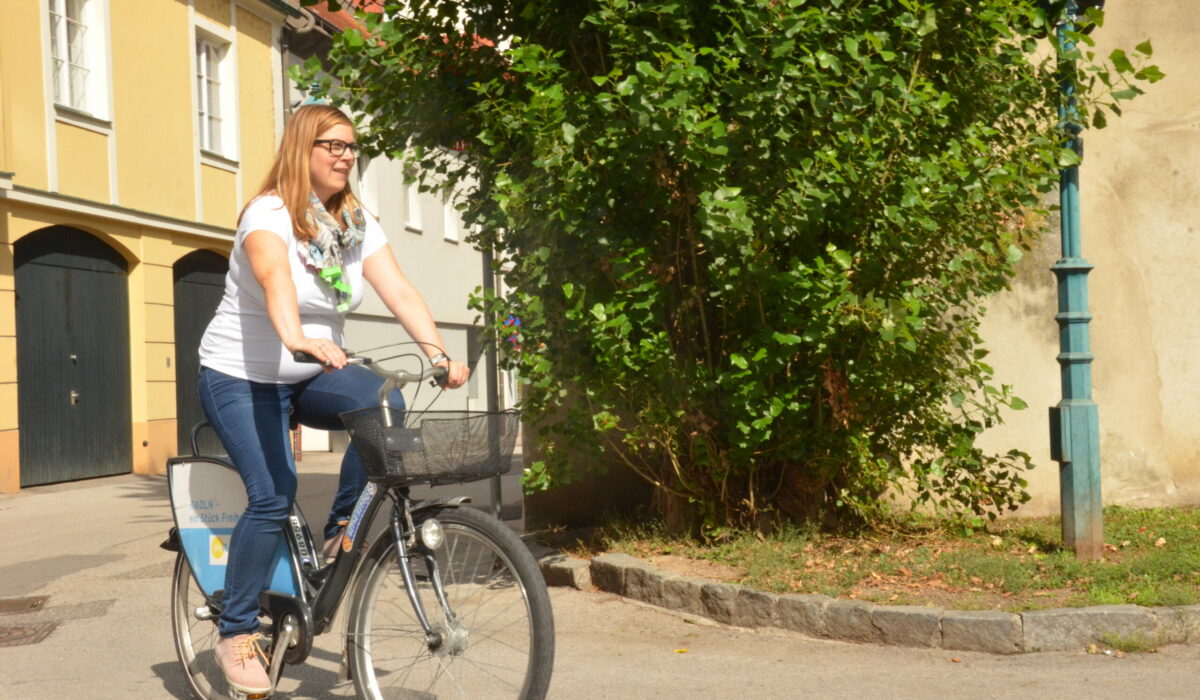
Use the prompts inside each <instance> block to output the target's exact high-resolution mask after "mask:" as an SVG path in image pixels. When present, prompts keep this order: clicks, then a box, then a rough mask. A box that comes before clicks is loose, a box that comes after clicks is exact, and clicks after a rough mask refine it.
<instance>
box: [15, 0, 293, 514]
mask: <svg viewBox="0 0 1200 700" xmlns="http://www.w3.org/2000/svg"><path fill="white" fill-rule="evenodd" d="M0 5H3V10H0V171H10V172H15V173H16V177H15V178H14V182H15V183H16V184H17V185H22V186H26V187H31V188H35V189H41V190H49V189H50V180H51V178H52V177H54V178H55V181H56V184H57V187H56V190H57V191H59V192H61V193H62V194H65V195H70V196H72V197H78V198H81V199H84V200H90V201H95V202H99V203H103V204H108V203H110V202H113V199H114V194H115V195H116V199H117V201H116V202H115V204H117V205H118V206H119V207H122V208H127V209H131V210H137V211H142V212H149V213H152V214H156V215H161V216H167V217H171V218H175V219H179V220H181V221H183V222H188V221H198V222H203V223H208V224H213V225H216V226H220V227H222V228H230V227H232V226H233V225H234V222H235V220H236V217H237V213H238V211H239V210H240V207H241V205H242V204H243V202H241V201H239V200H240V197H239V193H240V192H241V191H242V188H243V187H246V188H251V189H253V188H256V187H257V185H258V184H259V182H260V181H261V179H262V177H263V176H264V175H265V173H266V172H267V170H268V169H269V167H270V163H271V159H272V157H273V155H274V149H275V146H276V133H275V124H276V118H277V114H278V110H279V109H280V106H279V105H278V104H276V99H275V88H276V85H275V83H276V81H277V80H278V76H277V75H276V74H275V72H276V71H275V66H274V63H273V60H274V55H273V40H274V35H275V29H276V28H277V25H278V22H279V21H280V18H279V17H277V16H276V15H275V14H273V13H271V12H270V11H268V10H265V9H263V8H258V7H255V5H256V3H253V2H252V3H241V4H238V3H236V2H234V0H192V2H190V3H189V2H188V1H187V0H182V1H166V0H164V1H156V2H148V3H141V2H139V3H130V2H109V3H108V12H109V18H108V29H109V36H108V45H109V47H110V54H111V75H110V76H109V84H110V85H111V87H112V102H113V113H112V135H111V136H109V135H105V134H102V133H97V132H94V131H91V130H88V129H84V128H80V127H77V126H75V125H73V124H68V123H64V122H57V121H54V120H53V115H52V114H49V113H48V111H49V110H53V106H52V104H51V99H50V97H49V96H47V95H45V87H44V77H45V76H44V74H43V65H44V64H45V52H46V48H45V47H44V46H42V34H43V32H42V24H43V23H44V22H45V16H44V11H45V6H44V3H42V2H34V1H33V0H20V1H17V2H9V0H0ZM189 6H190V7H189ZM192 17H195V18H196V19H197V21H198V22H201V21H206V22H212V23H215V24H216V25H218V26H221V27H226V28H229V29H231V30H232V33H231V36H232V37H233V40H234V41H235V42H236V49H237V53H236V56H237V64H236V66H235V67H234V68H235V70H236V75H237V89H238V100H237V103H238V104H237V109H238V112H237V115H236V116H237V119H238V127H237V132H238V136H239V144H238V148H237V153H238V162H237V163H236V164H233V165H235V166H236V167H235V168H219V167H211V166H209V165H204V164H201V163H200V162H199V159H200V154H199V152H198V150H197V141H196V136H195V128H196V119H195V104H194V95H193V91H194V81H195V76H194V72H193V66H192V61H193V53H194V46H193V36H192V24H191V19H192ZM268 18H269V19H268ZM210 26H211V25H210ZM147 27H152V28H153V31H147ZM231 106H232V105H231ZM48 125H51V126H50V128H51V129H52V131H50V132H49V133H48V132H47V126H48ZM49 137H52V138H53V139H54V141H55V152H56V158H55V159H54V161H53V162H51V161H50V160H49V144H48V141H47V139H48V138H49ZM110 140H111V143H110ZM114 156H115V163H113V162H110V159H112V158H113V157H114ZM113 166H115V168H114V167H113ZM114 170H115V175H113V172H114ZM114 177H115V181H114V180H113V179H112V178H114ZM247 194H249V193H247ZM198 201H199V202H200V203H201V208H200V209H198V208H197V202H198ZM120 218H121V216H117V217H115V219H120ZM115 219H114V218H113V217H109V216H107V215H103V214H102V215H99V216H92V215H88V214H83V213H78V212H75V211H73V210H71V209H70V207H65V206H64V207H61V208H60V207H57V206H53V205H51V206H40V205H34V204H24V203H20V202H15V201H6V200H0V492H11V491H16V490H18V489H19V487H20V471H19V458H20V450H19V439H20V431H19V426H20V422H19V418H20V416H19V415H18V408H17V396H18V390H17V382H16V379H17V377H16V351H17V348H16V345H17V338H16V315H15V292H14V289H13V285H14V279H13V264H12V263H13V260H12V244H13V243H14V242H15V241H16V240H18V239H19V238H21V237H22V236H25V235H27V234H29V233H31V232H33V231H36V230H39V229H41V228H44V227H47V226H54V225H65V226H73V227H76V228H79V229H82V230H85V231H88V232H90V233H92V234H93V235H96V236H97V237H99V238H101V239H102V240H104V241H105V242H106V243H107V244H108V245H110V246H112V247H113V248H115V249H116V250H118V252H120V254H121V255H123V256H124V257H125V258H126V260H128V261H129V269H130V272H129V276H128V284H129V286H128V289H129V321H130V337H129V343H130V345H129V347H130V357H129V361H130V392H131V415H130V423H131V428H132V440H133V445H132V447H133V464H132V465H131V467H132V469H133V471H134V472H136V473H161V472H162V471H163V469H164V466H165V461H166V459H167V458H168V457H170V456H172V455H174V454H176V453H177V447H178V446H177V445H176V416H175V413H176V406H175V400H176V383H175V365H176V356H175V355H176V347H175V332H174V301H175V300H174V278H173V273H172V266H173V265H174V263H175V262H176V261H177V260H178V259H179V258H181V257H183V256H184V255H186V254H188V253H190V252H192V251H195V250H198V249H222V250H224V251H225V252H226V253H227V252H228V247H229V244H228V243H225V242H222V241H219V240H213V239H211V238H207V237H203V236H191V235H188V234H181V233H178V232H174V231H167V230H162V229H158V228H156V227H155V226H154V225H153V224H150V223H147V222H145V221H143V222H141V223H133V222H129V221H120V220H115Z"/></svg>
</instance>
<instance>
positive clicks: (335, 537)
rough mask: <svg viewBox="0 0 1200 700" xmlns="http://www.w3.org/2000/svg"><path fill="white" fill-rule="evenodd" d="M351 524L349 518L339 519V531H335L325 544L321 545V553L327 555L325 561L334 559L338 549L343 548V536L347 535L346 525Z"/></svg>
mask: <svg viewBox="0 0 1200 700" xmlns="http://www.w3.org/2000/svg"><path fill="white" fill-rule="evenodd" d="M349 524H350V521H349V520H339V521H338V529H337V532H335V533H333V534H332V535H331V536H330V537H329V539H327V540H325V544H323V545H321V555H322V556H324V557H325V561H327V562H330V561H333V559H334V557H336V556H337V553H338V550H339V549H341V548H342V538H343V537H345V536H346V526H347V525H349Z"/></svg>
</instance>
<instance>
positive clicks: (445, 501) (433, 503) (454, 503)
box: [409, 496, 471, 513]
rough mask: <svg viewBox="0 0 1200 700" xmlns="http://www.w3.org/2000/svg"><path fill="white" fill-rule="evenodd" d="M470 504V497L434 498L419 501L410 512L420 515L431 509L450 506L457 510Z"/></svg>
mask: <svg viewBox="0 0 1200 700" xmlns="http://www.w3.org/2000/svg"><path fill="white" fill-rule="evenodd" d="M470 502H471V497H470V496H455V497H454V498H432V499H430V500H428V501H418V502H416V503H414V504H413V505H412V508H410V509H409V512H410V513H420V512H421V511H423V510H429V509H430V508H440V507H442V506H449V507H451V508H457V507H459V506H465V505H467V504H468V503H470Z"/></svg>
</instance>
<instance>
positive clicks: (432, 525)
mask: <svg viewBox="0 0 1200 700" xmlns="http://www.w3.org/2000/svg"><path fill="white" fill-rule="evenodd" d="M444 539H445V537H443V535H442V524H441V523H439V522H438V521H437V520H435V519H434V518H430V519H429V520H426V521H425V522H423V523H421V544H423V545H425V548H426V549H437V548H438V547H441V546H442V541H443V540H444Z"/></svg>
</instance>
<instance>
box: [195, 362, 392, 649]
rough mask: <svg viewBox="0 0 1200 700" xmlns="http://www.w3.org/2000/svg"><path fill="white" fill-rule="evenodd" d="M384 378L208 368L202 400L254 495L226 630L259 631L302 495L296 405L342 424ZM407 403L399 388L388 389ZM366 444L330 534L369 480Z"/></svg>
mask: <svg viewBox="0 0 1200 700" xmlns="http://www.w3.org/2000/svg"><path fill="white" fill-rule="evenodd" d="M382 383H383V380H382V379H380V378H379V377H378V376H376V375H375V373H373V372H371V371H370V370H368V369H366V368H365V367H360V366H356V365H351V366H348V367H346V368H345V369H340V370H335V371H333V372H322V373H320V374H318V375H317V376H315V377H313V378H312V379H306V380H304V381H302V382H297V383H296V384H263V383H261V382H252V381H249V380H246V379H239V378H237V377H231V376H229V375H227V374H224V373H222V372H218V371H217V370H215V369H212V368H209V367H201V368H200V384H199V389H200V405H201V406H202V407H203V408H204V415H205V417H207V418H208V422H209V423H210V424H211V425H212V427H213V430H214V431H215V432H216V433H217V437H219V438H220V439H221V444H222V445H224V447H225V450H226V452H228V453H229V458H230V461H232V462H233V465H234V466H235V467H237V470H238V473H240V474H241V476H242V482H243V483H245V485H246V495H247V499H248V501H249V503H248V505H247V506H246V512H245V513H244V514H243V515H242V517H241V518H240V519H239V520H238V523H237V525H236V526H235V527H234V529H233V535H232V537H231V538H230V542H229V559H228V561H229V563H228V566H227V567H226V569H225V594H224V598H223V605H222V610H221V620H220V625H219V627H220V633H221V636H222V637H229V636H232V635H235V634H242V633H244V632H255V631H257V630H258V612H259V604H258V596H259V593H261V592H262V591H263V589H265V588H266V587H267V583H268V581H269V580H270V575H271V571H272V569H273V564H274V561H275V552H276V549H277V548H278V547H279V540H280V537H282V536H283V532H284V526H285V523H286V521H287V517H288V515H289V514H290V513H291V511H292V503H293V502H294V501H295V500H296V463H295V460H294V458H293V455H292V445H291V441H290V440H289V439H288V422H289V412H291V411H294V414H295V418H296V421H297V422H298V423H300V424H301V425H304V426H308V427H310V428H317V429H319V430H341V429H342V419H341V418H339V417H338V414H339V413H342V412H344V411H353V410H355V409H359V408H370V407H372V406H376V405H378V403H379V387H380V386H381V385H382ZM388 402H389V403H390V404H391V405H392V406H394V407H396V408H401V409H403V408H404V397H403V396H401V395H400V392H399V391H393V392H392V393H391V394H389V396H388ZM366 481H367V477H366V472H364V471H363V467H362V462H361V460H360V459H359V457H358V451H357V450H356V449H354V447H353V446H351V447H350V448H349V449H348V450H346V455H345V456H344V457H343V458H342V470H341V475H340V477H339V479H338V490H337V495H335V496H334V499H333V506H332V508H331V509H330V512H329V519H328V521H327V522H326V525H325V530H324V533H325V536H326V537H329V536H330V535H332V534H333V533H334V532H336V531H337V527H338V526H337V522H338V521H339V520H347V519H349V517H350V514H351V511H353V509H354V504H355V502H356V501H357V500H358V495H359V493H361V492H362V489H363V487H364V486H365V485H366Z"/></svg>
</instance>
